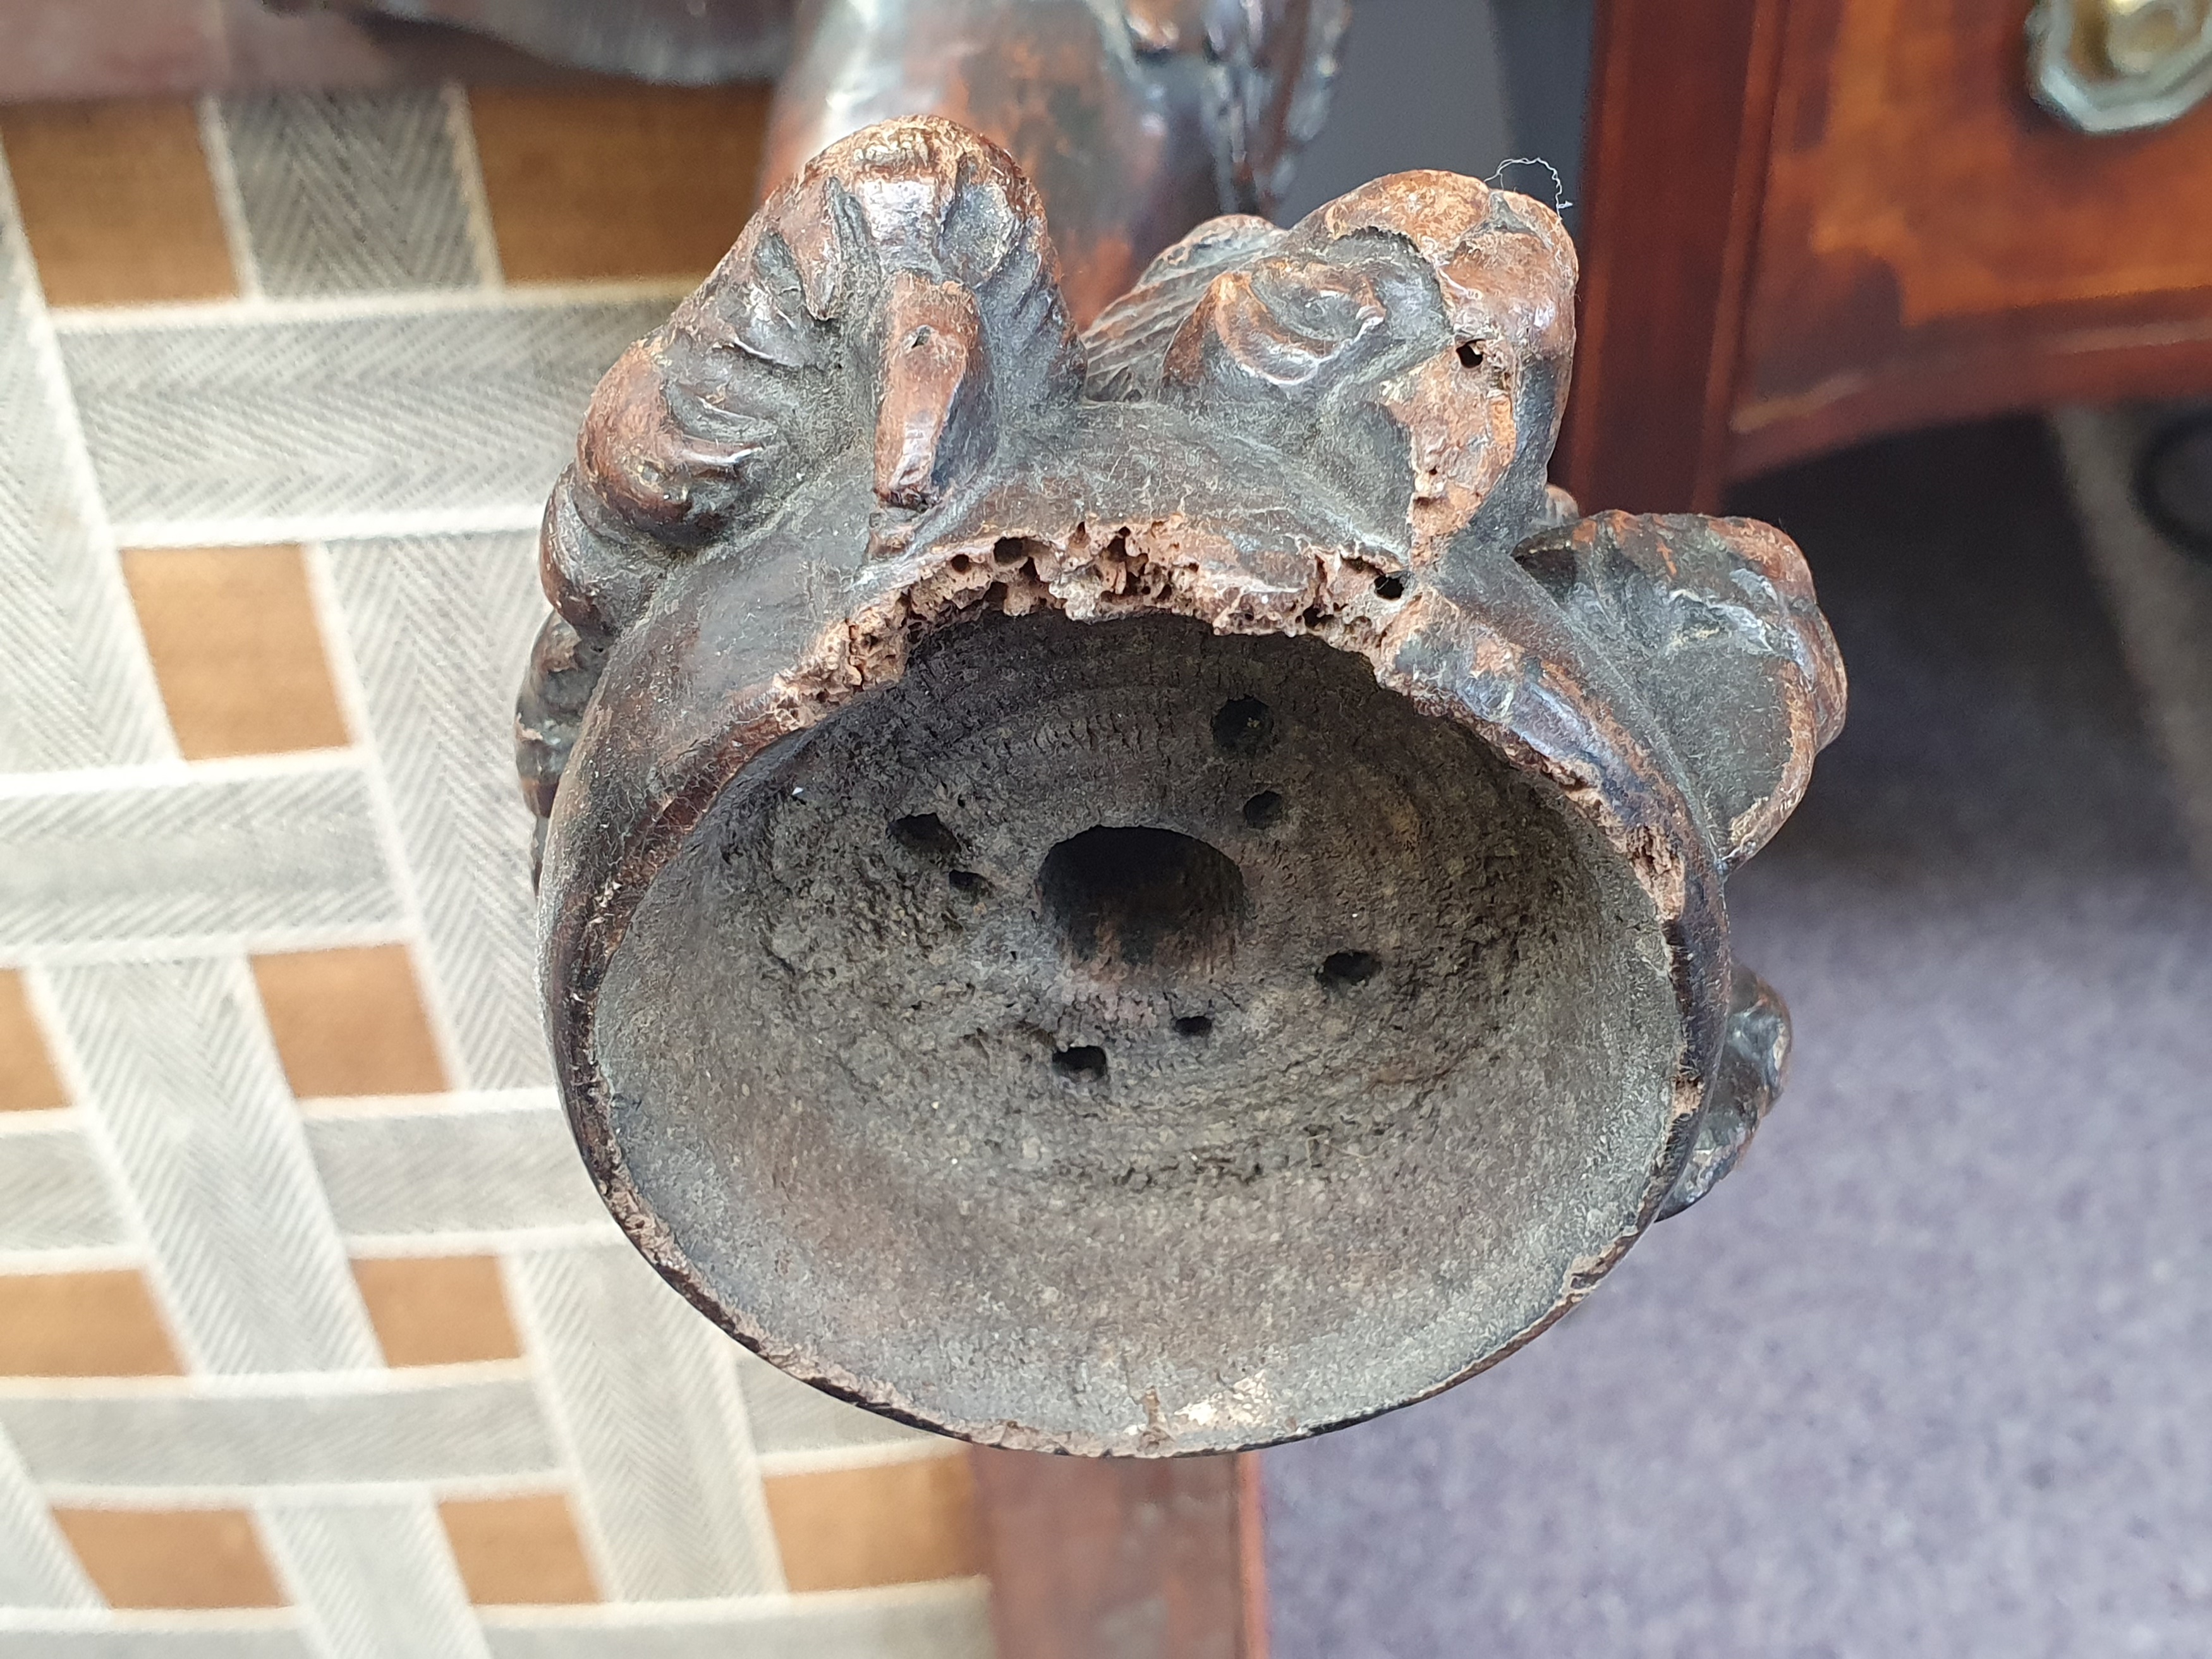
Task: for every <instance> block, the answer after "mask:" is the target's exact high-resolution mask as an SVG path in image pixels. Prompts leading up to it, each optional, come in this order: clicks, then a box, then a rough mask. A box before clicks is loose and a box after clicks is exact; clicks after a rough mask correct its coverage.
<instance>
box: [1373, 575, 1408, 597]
mask: <svg viewBox="0 0 2212 1659" xmlns="http://www.w3.org/2000/svg"><path fill="white" fill-rule="evenodd" d="M1375 597H1376V599H1404V598H1405V597H1406V579H1405V578H1404V577H1403V576H1377V577H1376V579H1375Z"/></svg>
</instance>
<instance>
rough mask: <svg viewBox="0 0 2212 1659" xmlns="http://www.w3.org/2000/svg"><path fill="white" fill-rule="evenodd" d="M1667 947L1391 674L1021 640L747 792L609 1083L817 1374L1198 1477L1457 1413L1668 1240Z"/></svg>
mask: <svg viewBox="0 0 2212 1659" xmlns="http://www.w3.org/2000/svg"><path fill="white" fill-rule="evenodd" d="M1658 933H1659V930H1658V927H1657V926H1656V922H1655V921H1654V920H1653V916H1652V912H1651V908H1650V903H1649V902H1648V900H1647V899H1646V898H1645V897H1644V894H1643V893H1642V891H1641V890H1639V889H1638V887H1637V886H1636V885H1635V884H1634V882H1633V880H1632V878H1631V876H1630V874H1629V872H1628V870H1627V868H1626V866H1625V865H1624V864H1623V863H1621V862H1620V860H1618V859H1617V858H1616V857H1615V856H1614V854H1613V853H1612V852H1611V851H1610V850H1609V849H1608V848H1606V846H1605V845H1604V843H1603V842H1601V840H1600V839H1599V838H1598V837H1597V836H1595V834H1594V833H1592V832H1590V831H1589V830H1588V829H1586V828H1584V827H1583V825H1582V824H1581V823H1579V822H1578V821H1577V820H1575V819H1573V818H1572V817H1571V816H1570V815H1569V814H1567V813H1566V812H1565V811H1564V810H1562V809H1561V808H1560V807H1559V806H1558V805H1557V804H1556V803H1555V802H1554V801H1553V800H1552V799H1547V797H1546V796H1545V795H1544V794H1543V793H1541V790H1540V787H1538V786H1536V785H1534V784H1533V783H1531V782H1529V781H1528V780H1526V779H1525V778H1523V777H1522V775H1519V774H1517V773H1516V772H1514V771H1513V770H1512V769H1510V768H1509V767H1507V766H1506V765H1505V764H1504V763H1503V762H1502V761H1500V760H1498V758H1497V757H1495V756H1494V754H1493V753H1492V751H1491V750H1489V749H1488V748H1487V747H1486V745H1485V744H1482V743H1481V742H1480V740H1478V739H1477V738H1474V737H1473V736H1472V735H1470V734H1469V733H1468V732H1464V731H1462V730H1461V729H1459V728H1458V727H1456V726H1452V725H1449V724H1448V723H1446V722H1445V721H1443V720H1437V719H1432V718H1429V717H1425V716H1424V715H1422V714H1419V713H1418V712H1417V711H1416V710H1415V708H1413V704H1412V703H1410V702H1407V700H1405V699H1404V698H1402V697H1400V696H1397V695H1395V694H1394V693H1391V692H1388V691H1384V690H1381V689H1380V688H1378V687H1377V686H1376V684H1375V680H1374V678H1373V675H1372V672H1371V671H1370V668H1369V667H1368V665H1367V664H1366V663H1365V662H1364V661H1363V660H1362V659H1358V658H1357V657H1355V656H1352V655H1350V654H1347V653H1340V652H1338V651H1335V650H1333V649H1331V648H1330V647H1328V646H1326V645H1323V644H1322V643H1320V642H1319V641H1315V640H1312V639H1304V640H1290V639H1283V638H1278V637H1272V636H1269V637H1250V636H1218V635H1213V634H1212V633H1211V632H1209V631H1208V630H1207V629H1205V628H1203V627H1202V626H1200V625H1199V624H1197V623H1190V622H1186V621H1182V620H1176V619H1169V618H1150V619H1143V620H1135V621H1121V622H1114V623H1090V624H1085V623H1075V622H1071V621H1069V620H1067V619H1066V618H1064V617H1058V616H1054V615H1035V616H1030V617H1023V618H1020V619H1014V620H1009V619H1006V618H1004V617H992V618H989V619H987V620H985V621H982V622H979V623H971V624H967V625H963V626H959V627H956V628H952V629H948V630H946V631H945V632H944V633H941V634H939V635H935V636H933V638H932V639H930V640H929V641H926V642H925V643H924V644H923V645H922V646H921V647H919V648H918V649H917V651H916V653H915V658H914V660H913V662H912V664H911V665H910V666H909V668H908V671H907V673H906V676H905V678H903V679H902V681H900V682H899V683H897V684H895V685H891V686H890V687H887V688H884V689H882V690H876V691H872V692H870V693H868V694H866V696H863V697H861V698H860V699H859V700H858V701H856V702H854V703H853V704H851V705H849V706H848V707H847V708H844V709H843V710H842V711H840V712H839V713H837V714H835V715H834V716H832V717H831V718H830V719H829V720H828V721H826V722H825V723H824V724H823V726H819V727H817V728H816V729H814V730H813V731H811V732H806V733H804V734H802V735H800V736H799V737H797V738H792V739H789V740H787V742H786V743H785V744H783V745H782V746H781V748H779V749H778V750H775V751H772V752H771V753H770V754H769V755H768V756H765V757H763V758H762V759H761V760H759V761H757V762H756V763H754V765H753V766H752V767H751V768H750V769H748V770H747V771H746V772H745V773H744V775H741V777H740V778H739V779H738V781H736V782H735V783H734V784H732V786H731V787H730V788H728V789H727V790H726V791H725V793H723V795H722V797H721V799H720V800H719V801H718V802H717V803H716V804H715V805H714V808H713V810H712V811H709V812H708V815H707V816H706V817H705V818H704V819H703V820H702V823H700V825H699V826H698V828H697V829H696V830H695V832H694V833H693V835H692V836H691V838H690V841H689V842H688V843H687V844H686V845H685V847H684V849H683V850H682V851H681V852H680V853H679V854H678V855H677V857H676V858H675V859H674V860H672V861H671V863H670V865H669V866H667V867H666V868H665V870H664V872H662V874H661V875H660V876H659V878H658V880H657V881H656V882H655V884H654V885H653V890H652V891H651V892H650V894H649V895H648V896H647V898H646V900H645V901H644V902H643V904H642V905H641V908H640V909H639V911H638V912H637V915H636V916H635V920H634V921H633V922H632V925H631V927H630V929H629V933H628V935H627V937H626V939H625V940H624V942H623V945H622V947H621V949H620V950H619V951H617V955H616V957H615V959H614V962H613V964H612V967H611V971H610V974H609V976H608V979H607V981H606V983H605V988H604V992H603V995H602V999H601V1001H600V1005H599V1028H598V1030H599V1050H600V1056H601V1060H602V1063H603V1066H604V1068H605V1075H606V1077H607V1079H608V1080H609V1083H610V1085H611V1091H612V1094H613V1118H614V1125H615V1130H616V1134H617V1140H618V1142H619V1144H620V1146H621V1148H622V1151H623V1155H624V1156H625V1157H626V1158H627V1159H628V1161H629V1167H630V1170H631V1172H632V1174H633V1176H634V1177H635V1180H636V1182H637V1183H638V1186H639V1188H640V1189H641V1192H642V1193H643V1194H644V1196H645V1198H646V1199H647V1201H648V1202H649V1203H650V1204H651V1205H652V1206H653V1208H654V1209H655V1210H656V1211H657V1212H658V1214H659V1217H660V1218H662V1219H663V1220H664V1221H665V1222H666V1223H667V1224H668V1225H669V1227H670V1228H671V1231H672V1234H673V1237H674V1238H675V1240H676V1242H677V1243H678V1244H679V1245H680V1246H681V1248H682V1249H684V1251H685V1252H686V1254H687V1255H689V1256H690V1261H691V1262H692V1264H693V1266H694V1267H696V1270H697V1271H698V1272H699V1273H701V1274H702V1276H703V1278H704V1279H705V1280H706V1281H707V1282H708V1285H710V1286H711V1287H712V1288H713V1290H714V1292H715V1294H716V1295H717V1296H718V1297H720V1299H721V1301H722V1302H723V1303H724V1304H725V1305H726V1306H727V1307H729V1308H732V1309H735V1310H739V1311H740V1312H741V1313H742V1314H743V1316H744V1317H745V1318H746V1319H748V1320H749V1321H750V1322H752V1323H753V1324H754V1326H755V1327H756V1328H757V1329H758V1330H760V1331H761V1332H763V1333H765V1334H766V1336H767V1338H768V1340H769V1343H770V1346H772V1347H777V1348H781V1349H782V1352H781V1354H780V1355H779V1357H781V1358H794V1357H795V1358H797V1359H798V1360H799V1364H800V1365H801V1367H802V1368H808V1367H811V1368H813V1369H817V1370H834V1371H836V1372H841V1373H842V1374H843V1381H844V1383H845V1385H846V1386H848V1387H857V1388H860V1389H863V1390H864V1391H866V1392H868V1393H871V1394H873V1395H876V1396H877V1397H878V1398H879V1399H884V1400H889V1401H893V1402H894V1403H896V1404H897V1405H899V1406H900V1407H902V1409H904V1410H906V1411H908V1412H912V1413H919V1414H921V1415H923V1416H925V1417H927V1418H928V1419H932V1420H935V1421H940V1422H948V1423H957V1424H959V1425H963V1427H965V1428H967V1429H968V1430H969V1431H971V1432H972V1431H975V1430H976V1429H977V1428H978V1427H979V1426H981V1425H990V1424H993V1423H995V1422H999V1421H1001V1420H1011V1421H1018V1422H1022V1423H1026V1424H1030V1425H1039V1426H1041V1427H1044V1428H1048V1429H1050V1430H1052V1431H1054V1432H1056V1433H1059V1434H1060V1435H1063V1436H1064V1437H1065V1438H1066V1442H1067V1443H1070V1444H1073V1446H1075V1447H1076V1448H1077V1449H1114V1450H1124V1451H1135V1450H1153V1451H1158V1450H1168V1449H1200V1448H1203V1447H1205V1446H1206V1445H1208V1444H1212V1443H1249V1442H1250V1441H1253V1440H1255V1439H1261V1438H1267V1437H1278V1436H1283V1435H1290V1434H1295V1433H1297V1432H1300V1431H1305V1430H1310V1429H1314V1428H1318V1427H1320V1426H1322V1425H1326V1424H1328V1423H1329V1422H1331V1421H1334V1420H1339V1419H1343V1418H1346V1417H1347V1416H1352V1415H1358V1414H1361V1413H1365V1412H1368V1411H1370V1410H1372V1409H1374V1407H1375V1406H1376V1404H1377V1403H1379V1402H1383V1401H1395V1400H1396V1399H1399V1398H1401V1397H1403V1396H1405V1395H1410V1394H1413V1393H1415V1392H1417V1391H1419V1390H1420V1389H1424V1388H1427V1387H1431V1386H1434V1385H1435V1384H1437V1383H1442V1382H1443V1381H1444V1380H1446V1379H1448V1378H1449V1377H1450V1376H1454V1375H1455V1374H1456V1373H1457V1372H1459V1371H1461V1370H1463V1369H1465V1368H1466V1367H1467V1366H1468V1364H1471V1363H1473V1362H1474V1361H1475V1360H1477V1359H1478V1358H1482V1357H1484V1356H1485V1355H1486V1354H1488V1353H1490V1352H1493V1351H1494V1350H1495V1349H1496V1348H1497V1347H1498V1346H1499V1345H1500V1344H1502V1343H1504V1342H1505V1341H1507V1340H1510V1339H1511V1338H1512V1337H1513V1336H1514V1335H1516V1334H1518V1333H1519V1332H1520V1331H1521V1330H1522V1329H1523V1328H1526V1327H1527V1326H1528V1324H1529V1323H1530V1322H1532V1321H1533V1320H1534V1319H1536V1318H1537V1317H1539V1316H1541V1314H1542V1313H1543V1312H1545V1311H1546V1310H1548V1309H1549V1308H1550V1307H1551V1306H1552V1305H1553V1303H1554V1301H1555V1300H1556V1299H1557V1297H1558V1296H1559V1290H1560V1286H1561V1284H1562V1281H1563V1280H1564V1279H1565V1277H1566V1276H1567V1275H1568V1274H1569V1273H1570V1272H1571V1269H1572V1267H1573V1265H1574V1264H1575V1263H1576V1262H1577V1260H1578V1259H1583V1258H1586V1257H1588V1256H1589V1255H1592V1254H1595V1253H1596V1252H1598V1251H1601V1250H1602V1249H1605V1248H1606V1247H1607V1245H1608V1244H1609V1243H1611V1242H1612V1241H1613V1239H1614V1238H1615V1237H1616V1236H1617V1235H1618V1234H1619V1233H1620V1231H1621V1230H1622V1229H1623V1228H1625V1227H1626V1226H1627V1225H1630V1223H1631V1221H1632V1216H1633V1212H1634V1209H1635V1206H1636V1203H1637V1201H1638V1198H1639V1197H1640V1196H1641V1194H1642V1193H1643V1191H1644V1186H1645V1184H1646V1182H1647V1180H1648V1179H1649V1176H1650V1170H1651V1167H1652V1164H1653V1161H1654V1158H1655V1157H1656V1154H1657V1152H1658V1148H1659V1144H1660V1140H1661V1138H1662V1133H1663V1123H1664V1120H1665V1117H1666V1114H1667V1110H1668V1095H1669V1079H1670V1073H1671V1068H1672V1065H1673V1060H1674V1042H1675V1033H1676V1024H1675V1018H1674V998H1673V993H1672V991H1671V989H1670V987H1669V986H1668V981H1667V978H1666V972H1665V963H1664V958H1663V952H1662V947H1661V944H1660V939H1659V936H1658ZM785 1344H788V1345H789V1346H788V1347H784V1346H783V1345H785ZM802 1345H803V1346H802Z"/></svg>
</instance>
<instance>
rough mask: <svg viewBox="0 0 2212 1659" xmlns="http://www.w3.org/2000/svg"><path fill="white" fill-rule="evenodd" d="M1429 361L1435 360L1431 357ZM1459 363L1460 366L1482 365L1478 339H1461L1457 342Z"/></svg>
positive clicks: (1480, 347)
mask: <svg viewBox="0 0 2212 1659" xmlns="http://www.w3.org/2000/svg"><path fill="white" fill-rule="evenodd" d="M1429 361H1430V362H1435V361H1436V360H1435V359H1434V358H1433V357H1432V358H1431V359H1430V360H1429ZM1459 363H1460V367H1461V368H1481V367H1482V342H1481V341H1480V340H1462V341H1461V342H1460V343H1459Z"/></svg>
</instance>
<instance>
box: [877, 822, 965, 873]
mask: <svg viewBox="0 0 2212 1659" xmlns="http://www.w3.org/2000/svg"><path fill="white" fill-rule="evenodd" d="M891 839H892V840H893V841H895V842H897V843H898V844H899V845H900V846H902V847H903V848H906V850H907V851H908V852H909V853H911V854H914V855H915V857H916V858H923V859H930V860H934V861H935V862H937V863H939V864H949V863H951V861H952V860H954V859H957V858H958V857H959V856H960V837H959V836H956V835H954V834H953V833H952V832H951V830H950V829H946V828H945V820H944V819H942V818H940V817H938V816H937V814H936V813H934V812H916V813H914V814H913V815H911V816H910V817H903V818H893V819H892V820H891Z"/></svg>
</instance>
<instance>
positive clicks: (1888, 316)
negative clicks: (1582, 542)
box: [1560, 0, 2212, 509]
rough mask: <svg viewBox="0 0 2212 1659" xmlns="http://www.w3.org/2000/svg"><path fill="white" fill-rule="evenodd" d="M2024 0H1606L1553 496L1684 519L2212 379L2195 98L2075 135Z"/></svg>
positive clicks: (2207, 223) (2210, 143) (2207, 163)
mask: <svg viewBox="0 0 2212 1659" xmlns="http://www.w3.org/2000/svg"><path fill="white" fill-rule="evenodd" d="M2028 3H2029V0H1947V3H1936V4H1929V3H1925V0H1695V3H1692V4H1685V5H1677V4H1671V3H1668V0H1605V3H1604V4H1603V6H1602V10H1601V30H1600V34H1599V40H1598V48H1597V50H1598V61H1597V64H1596V69H1595V76H1594V87H1595V92H1594V96H1593V104H1592V111H1591V128H1590V145H1589V151H1590V161H1589V174H1588V176H1587V178H1586V179H1585V180H1584V190H1583V194H1584V198H1585V199H1584V206H1583V212H1584V221H1583V222H1584V236H1583V242H1584V250H1585V265H1584V278H1583V297H1582V316H1583V347H1582V352H1581V356H1580V359H1579V361H1578V362H1577V368H1576V375H1577V392H1576V397H1575V400H1574V402H1573V403H1572V404H1571V406H1570V408H1569V410H1568V417H1567V428H1566V432H1565V439H1564V441H1563V445H1562V451H1561V454H1562V465H1561V468H1560V476H1561V478H1562V481H1563V482H1565V483H1567V485H1568V487H1569V488H1570V489H1572V490H1574V491H1575V493H1576V494H1577V495H1578V496H1580V497H1581V498H1582V499H1583V501H1588V502H1590V503H1593V504H1611V503H1613V502H1615V501H1619V502H1622V503H1625V504H1628V505H1631V506H1634V507H1643V508H1647V509H1650V508H1670V507H1700V508H1705V509H1710V508H1711V507H1712V506H1713V505H1714V504H1715V503H1716V502H1717V499H1718V497H1719V496H1720V495H1721V493H1722V491H1723V489H1724V488H1725V486H1726V484H1727V483H1728V481H1729V479H1731V478H1734V477H1744V476H1747V475H1749V474H1752V473H1755V472H1759V471H1765V470H1766V469H1768V468H1770V467H1773V466H1777V465H1782V464H1783V463H1785V462H1787V461H1790V460H1793V459H1798V458H1800V457H1802V456H1806V455H1809V454H1814V453H1820V452H1821V451H1823V450H1828V449H1834V448H1838V447H1843V446H1844V445H1847V444H1850V443H1853V442H1856V441H1858V440H1860V439H1863V438H1865V437H1869V436H1872V435H1875V434H1877V433H1881V432H1887V431H1894V430H1899V429H1901V428H1909V427H1912V426H1917V425H1922V424H1926V423H1929V422H1938V421H1946V420H1957V419H1966V418H1972V417H1974V416H1982V415H1988V414H1994V413H1998V412H2001V411H2003V410H2012V409H2025V408H2035V407H2040V406H2045V405H2049V404H2056V403H2061V402H2066V401H2071V400H2075V399H2083V400H2098V401H2114V400H2118V399H2121V398H2134V397H2148V396H2160V395H2180V394H2186V393H2193V392H2202V391H2204V390H2205V389H2207V388H2212V106H2204V107H2200V108H2199V109H2197V110H2196V111H2194V112H2191V113H2190V114H2188V115H2186V116H2185V117H2183V118H2181V119H2180V120H2179V121H2177V122H2175V123H2173V124H2172V125H2169V126H2167V127H2165V128H2161V129H2158V130H2155V131H2148V132H2139V133H2130V134H2125V135H2119V136H2112V137H2088V136H2087V135H2084V134H2081V133H2078V132H2075V131H2073V130H2072V129H2070V128H2069V127H2066V126H2064V125H2062V124H2061V123H2060V122H2059V121H2057V119H2056V118H2054V117H2052V116H2051V115H2050V114H2048V113H2047V112H2045V111H2044V110H2042V109H2041V108H2040V107H2039V106H2037V105H2036V104H2035V103H2034V102H2033V100H2032V99H2031V98H2030V96H2029V94H2028V92H2027V80H2026V46H2025V44H2024V35H2023V29H2024V26H2025V23H2026V20H2027V10H2028Z"/></svg>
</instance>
